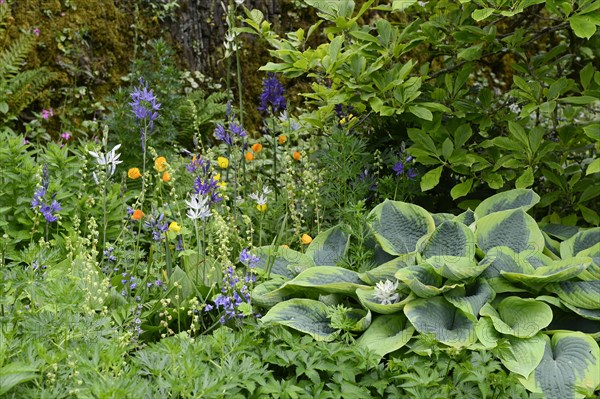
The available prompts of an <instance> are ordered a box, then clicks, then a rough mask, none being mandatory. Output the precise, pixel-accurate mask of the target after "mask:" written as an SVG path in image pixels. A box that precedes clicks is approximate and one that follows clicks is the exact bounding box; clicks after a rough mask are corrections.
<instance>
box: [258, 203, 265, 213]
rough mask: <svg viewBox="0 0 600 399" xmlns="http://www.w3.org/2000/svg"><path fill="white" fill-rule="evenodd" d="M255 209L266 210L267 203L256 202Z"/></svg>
mask: <svg viewBox="0 0 600 399" xmlns="http://www.w3.org/2000/svg"><path fill="white" fill-rule="evenodd" d="M256 209H258V211H259V212H264V211H266V210H267V204H258V205H256Z"/></svg>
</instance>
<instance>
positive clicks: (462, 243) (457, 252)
mask: <svg viewBox="0 0 600 399" xmlns="http://www.w3.org/2000/svg"><path fill="white" fill-rule="evenodd" d="M417 251H420V252H421V254H422V256H423V259H425V261H427V262H428V261H429V260H430V259H432V258H435V261H436V262H438V261H443V258H444V257H445V256H452V257H464V258H467V259H473V257H474V256H475V237H474V235H473V232H472V231H471V230H470V229H469V228H468V227H467V226H465V225H464V224H462V223H460V222H456V221H452V220H446V221H444V222H442V223H441V224H440V225H439V226H437V227H436V229H435V230H434V231H433V233H431V235H429V236H425V237H423V239H421V240H420V241H419V243H418V245H417Z"/></svg>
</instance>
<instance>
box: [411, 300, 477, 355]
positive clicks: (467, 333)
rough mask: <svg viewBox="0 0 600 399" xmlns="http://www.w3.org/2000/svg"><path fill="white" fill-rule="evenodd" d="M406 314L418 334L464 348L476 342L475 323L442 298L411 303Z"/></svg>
mask: <svg viewBox="0 0 600 399" xmlns="http://www.w3.org/2000/svg"><path fill="white" fill-rule="evenodd" d="M404 314H405V315H406V317H408V320H410V322H411V324H412V325H413V326H415V329H416V330H417V331H418V332H420V333H421V334H433V335H434V337H435V339H436V340H437V341H439V342H441V343H443V344H446V345H448V346H452V347H455V348H462V347H466V346H469V345H470V344H472V343H474V342H475V340H476V335H475V323H474V322H473V321H472V320H471V319H469V318H468V317H467V316H466V315H465V313H464V312H463V311H462V310H460V309H458V308H455V307H454V306H453V305H452V304H451V303H450V302H448V301H447V300H445V299H444V298H442V297H434V298H427V299H415V300H414V301H410V302H409V303H407V304H406V306H404Z"/></svg>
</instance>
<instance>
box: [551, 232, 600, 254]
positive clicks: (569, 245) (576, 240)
mask: <svg viewBox="0 0 600 399" xmlns="http://www.w3.org/2000/svg"><path fill="white" fill-rule="evenodd" d="M598 243H600V227H594V228H592V229H588V230H582V231H580V232H579V233H577V234H575V235H574V236H573V237H571V238H569V239H568V240H566V241H563V242H561V243H560V257H561V258H563V259H567V258H571V257H573V256H577V255H578V254H579V253H580V252H581V251H584V250H586V249H588V248H591V247H593V246H594V245H596V244H598Z"/></svg>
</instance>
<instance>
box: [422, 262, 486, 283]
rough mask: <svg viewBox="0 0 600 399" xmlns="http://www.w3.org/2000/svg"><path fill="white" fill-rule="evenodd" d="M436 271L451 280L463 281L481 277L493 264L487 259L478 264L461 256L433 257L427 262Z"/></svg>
mask: <svg viewBox="0 0 600 399" xmlns="http://www.w3.org/2000/svg"><path fill="white" fill-rule="evenodd" d="M427 263H428V264H430V265H431V266H432V267H433V268H434V270H435V271H436V272H437V273H439V274H440V275H442V276H443V277H446V278H448V279H451V280H455V281H461V280H465V279H469V278H472V277H476V276H479V275H480V274H481V273H482V272H483V271H484V270H485V269H487V268H488V266H489V265H490V264H491V263H492V260H491V259H486V260H484V261H481V262H479V263H477V262H476V261H475V260H474V259H472V258H467V257H461V256H443V257H433V258H430V259H429V260H428V261H427Z"/></svg>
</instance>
